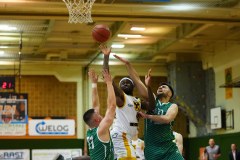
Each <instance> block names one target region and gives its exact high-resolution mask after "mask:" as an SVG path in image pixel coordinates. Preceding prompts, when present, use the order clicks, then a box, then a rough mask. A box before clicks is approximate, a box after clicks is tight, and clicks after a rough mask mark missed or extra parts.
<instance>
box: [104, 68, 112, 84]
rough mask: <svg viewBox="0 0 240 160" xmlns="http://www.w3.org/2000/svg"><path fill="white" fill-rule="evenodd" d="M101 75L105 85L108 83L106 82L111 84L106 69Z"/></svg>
mask: <svg viewBox="0 0 240 160" xmlns="http://www.w3.org/2000/svg"><path fill="white" fill-rule="evenodd" d="M102 75H103V79H104V81H105V83H108V82H110V83H112V77H111V75H110V73H109V72H108V70H107V69H104V70H103V71H102Z"/></svg>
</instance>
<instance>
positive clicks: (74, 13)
mask: <svg viewBox="0 0 240 160" xmlns="http://www.w3.org/2000/svg"><path fill="white" fill-rule="evenodd" d="M63 2H64V3H65V4H66V6H67V9H68V12H69V19H68V23H91V22H93V21H92V17H91V10H92V6H93V3H94V2H95V0H63Z"/></svg>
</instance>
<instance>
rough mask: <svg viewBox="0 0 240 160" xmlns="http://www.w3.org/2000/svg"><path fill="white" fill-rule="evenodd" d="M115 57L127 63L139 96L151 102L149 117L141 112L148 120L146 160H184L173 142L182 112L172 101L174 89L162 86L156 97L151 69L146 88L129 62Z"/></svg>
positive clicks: (146, 78) (146, 80)
mask: <svg viewBox="0 0 240 160" xmlns="http://www.w3.org/2000/svg"><path fill="white" fill-rule="evenodd" d="M114 56H115V57H116V58H117V59H119V60H120V61H122V62H123V63H125V65H126V67H127V71H128V73H129V76H130V77H131V79H132V80H133V82H134V84H135V86H136V88H137V89H138V92H139V94H140V95H141V96H142V97H143V98H145V99H146V100H148V101H149V106H148V110H147V111H148V113H149V114H145V113H143V112H139V113H140V114H141V116H142V117H143V118H145V119H146V120H145V130H144V141H145V150H144V154H145V158H146V160H183V157H182V156H181V154H180V153H179V150H178V148H177V146H176V144H175V143H174V142H173V140H174V136H173V131H172V125H173V121H174V119H175V117H176V116H177V113H178V106H177V105H176V104H173V103H170V102H169V100H170V99H171V98H172V97H173V94H174V92H173V89H172V87H171V86H170V85H168V84H166V83H164V84H161V85H160V86H159V88H158V90H157V95H156V96H155V95H154V94H153V92H152V90H151V87H150V81H151V69H150V70H149V71H148V74H147V75H146V76H145V84H146V86H147V87H146V86H145V85H144V84H143V83H142V81H141V80H140V77H139V76H138V74H137V72H136V70H135V69H134V68H133V67H132V65H131V64H130V62H129V61H128V60H126V59H124V58H122V57H119V56H117V55H114Z"/></svg>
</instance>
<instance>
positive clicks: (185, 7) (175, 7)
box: [164, 4, 199, 11]
mask: <svg viewBox="0 0 240 160" xmlns="http://www.w3.org/2000/svg"><path fill="white" fill-rule="evenodd" d="M164 8H166V9H167V10H174V11H187V10H194V9H197V8H199V7H197V6H195V5H189V4H178V5H168V6H165V7H164Z"/></svg>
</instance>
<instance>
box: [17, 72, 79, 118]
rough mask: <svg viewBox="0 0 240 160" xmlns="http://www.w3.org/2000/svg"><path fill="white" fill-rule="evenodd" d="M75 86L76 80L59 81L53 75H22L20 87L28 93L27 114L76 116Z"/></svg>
mask: <svg viewBox="0 0 240 160" xmlns="http://www.w3.org/2000/svg"><path fill="white" fill-rule="evenodd" d="M76 87H77V84H76V82H60V81H59V80H58V79H57V78H56V77H55V76H25V75H24V76H22V78H21V86H20V88H21V93H27V94H28V116H29V117H75V118H76V114H77V107H76V106H77V103H76V99H77V96H76V95H77V93H76V91H77V89H76ZM19 91H20V89H19V79H18V78H16V92H19Z"/></svg>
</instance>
